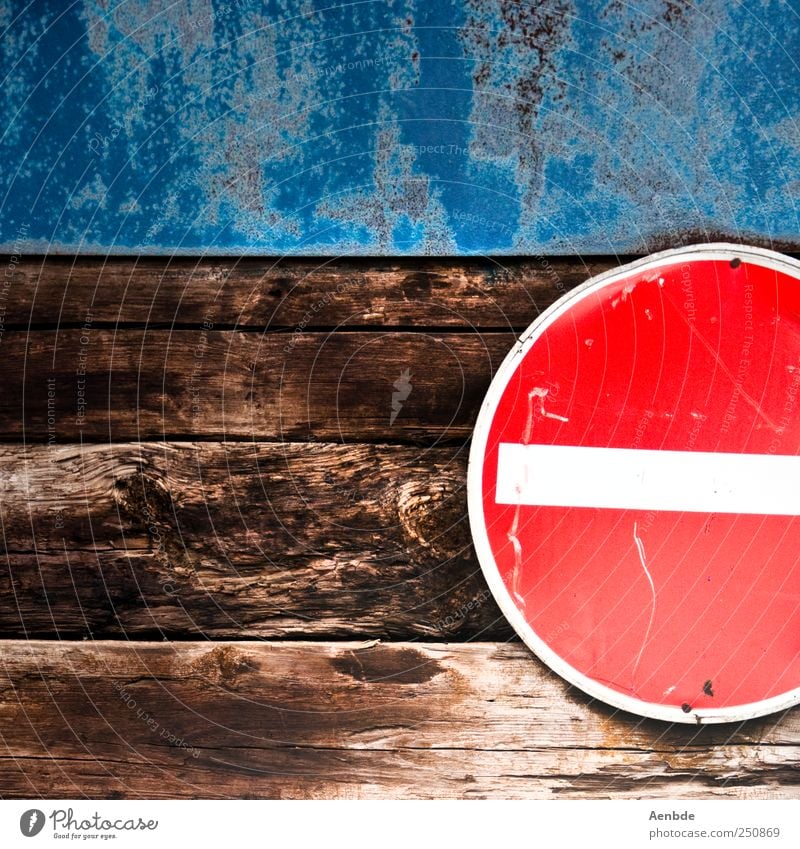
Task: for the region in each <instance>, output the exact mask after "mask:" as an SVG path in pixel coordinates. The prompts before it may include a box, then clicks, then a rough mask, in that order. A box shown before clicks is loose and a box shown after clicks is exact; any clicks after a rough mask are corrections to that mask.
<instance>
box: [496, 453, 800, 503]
mask: <svg viewBox="0 0 800 849" xmlns="http://www.w3.org/2000/svg"><path fill="white" fill-rule="evenodd" d="M495 499H496V502H497V503H498V504H522V505H529V506H539V507H605V508H616V509H621V510H678V511H686V512H691V513H750V514H758V515H775V516H800V457H797V456H793V455H788V456H787V455H773V454H725V453H706V452H698V451H651V450H644V449H639V448H584V447H581V446H573V445H522V444H518V443H509V442H504V443H501V445H500V452H499V459H498V464H497V492H496V495H495Z"/></svg>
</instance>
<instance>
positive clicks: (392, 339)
mask: <svg viewBox="0 0 800 849" xmlns="http://www.w3.org/2000/svg"><path fill="white" fill-rule="evenodd" d="M515 338H516V337H515V336H514V335H513V334H511V333H486V334H479V333H438V332H436V333H428V332H424V333H423V332H419V333H417V332H406V333H400V332H393V333H382V332H380V333H378V332H375V333H365V332H355V333H308V332H306V333H302V334H299V335H296V336H294V335H292V334H288V333H286V334H281V333H268V334H265V335H262V334H259V333H239V332H233V331H215V330H211V331H206V330H203V329H195V330H182V331H168V330H130V329H129V330H119V331H112V330H97V329H86V330H80V329H72V330H60V331H36V332H30V333H29V332H26V331H7V332H6V333H5V335H4V336H3V337H2V345H0V352H2V355H3V367H4V379H3V393H2V394H0V438H5V439H23V438H24V439H25V440H26V441H45V440H46V441H58V442H75V441H78V440H89V441H98V440H101V441H105V442H109V441H121V440H130V439H149V438H163V437H165V436H166V437H169V436H171V435H178V436H181V437H203V438H208V437H213V438H227V439H254V438H255V439H275V440H305V439H310V438H311V439H313V438H317V439H327V440H335V441H339V442H344V443H348V444H352V443H356V442H373V441H381V442H397V441H414V442H427V443H431V442H435V441H441V440H459V441H461V440H464V439H466V438H468V437H469V436H470V434H471V432H472V427H473V424H474V421H475V417H476V415H477V411H478V409H479V407H480V405H481V403H482V402H483V396H484V394H485V392H486V389H487V387H488V385H489V381H490V380H491V377H492V374H493V373H494V371H495V370H496V369H497V367H498V366H499V364H500V362H501V361H502V360H503V358H504V357H505V355H506V354H507V353H508V351H509V349H510V348H511V347H512V345H513V344H514V341H515ZM398 381H400V382H401V383H406V384H407V388H408V391H407V392H405V393H403V395H402V398H401V400H400V407H398V408H397V409H396V413H397V414H396V416H393V413H394V412H395V407H393V394H394V393H395V392H396V391H397V390H396V388H395V384H396V383H397V382H398Z"/></svg>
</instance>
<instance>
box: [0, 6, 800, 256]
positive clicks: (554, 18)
mask: <svg viewBox="0 0 800 849" xmlns="http://www.w3.org/2000/svg"><path fill="white" fill-rule="evenodd" d="M0 27H2V39H1V43H2V50H3V71H2V73H3V74H4V80H3V97H4V103H5V107H6V108H5V110H4V112H5V116H6V120H5V122H4V125H3V127H2V140H0V155H2V175H1V176H0V183H1V185H0V192H2V207H1V208H0V242H2V245H3V249H4V250H5V251H10V252H14V251H27V252H31V251H35V252H53V251H59V252H74V251H80V252H89V253H92V252H103V253H105V252H116V253H170V254H171V253H175V252H182V253H190V254H194V253H216V254H221V253H236V254H238V253H262V254H284V253H303V254H320V253H322V254H339V253H362V254H455V253H463V254H472V253H478V254H484V253H496V254H508V253H526V254H528V253H538V252H546V253H553V254H556V253H562V254H563V253H566V254H574V253H608V252H614V251H616V252H644V251H647V250H650V249H653V248H656V247H659V246H663V245H666V244H675V243H678V242H680V241H684V240H687V239H689V240H703V239H705V238H718V237H720V236H723V237H725V236H731V237H740V238H745V239H749V240H751V241H757V242H761V243H766V244H778V245H779V246H782V247H786V246H788V247H794V248H797V247H798V246H800V219H799V218H798V208H797V200H798V195H800V131H799V130H800V127H799V125H798V119H800V94H799V92H800V70H799V69H798V65H797V62H796V60H797V59H798V57H800V2H798V0H791V2H782V1H781V0H754V2H747V3H745V2H733V0H707V1H706V2H703V3H696V4H692V3H688V2H677V0H673V2H663V0H637V2H636V3H635V4H628V3H626V2H624V0H611V2H587V0H544V2H537V3H533V4H527V3H513V2H496V0H427V2H425V0H395V2H389V0H380V2H370V0H364V1H363V2H353V3H346V4H331V3H325V2H310V0H305V1H304V2H290V0H271V2H268V3H257V2H245V0H224V1H223V2H212V1H211V0H191V2H190V1H189V0H179V2H171V0H161V2H152V0H122V1H121V2H113V1H112V2H100V0H97V2H92V0H87V2H83V3H75V4H72V5H70V4H69V3H68V2H56V1H55V0H53V2H33V3H32V4H30V5H25V4H24V3H22V2H21V0H11V2H9V1H8V0H7V2H6V3H5V4H4V5H3V6H2V9H0Z"/></svg>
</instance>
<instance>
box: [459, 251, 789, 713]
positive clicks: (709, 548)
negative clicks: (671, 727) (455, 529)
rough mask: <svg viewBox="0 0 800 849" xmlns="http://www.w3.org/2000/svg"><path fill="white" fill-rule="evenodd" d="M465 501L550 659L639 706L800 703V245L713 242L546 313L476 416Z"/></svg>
mask: <svg viewBox="0 0 800 849" xmlns="http://www.w3.org/2000/svg"><path fill="white" fill-rule="evenodd" d="M468 491H469V513H470V524H471V527H472V534H473V538H474V541H475V546H476V549H477V552H478V557H479V559H480V562H481V566H482V568H483V571H484V573H485V575H486V577H487V580H488V582H489V586H490V588H491V589H492V592H493V593H494V596H495V598H496V599H497V601H498V603H499V605H500V607H501V609H502V610H503V612H504V613H505V615H506V616H507V618H508V619H509V621H510V622H511V624H512V625H513V626H514V628H515V630H516V631H517V633H518V634H519V635H520V636H521V637H522V638H523V639H524V640H525V642H526V643H527V644H528V646H529V647H530V648H531V649H532V650H533V651H534V652H535V653H536V654H537V655H538V656H539V657H540V658H541V659H542V660H543V661H544V662H545V663H547V664H548V665H549V666H550V667H551V668H552V669H554V670H555V671H556V672H558V673H559V674H560V675H562V676H563V677H564V678H566V679H567V680H568V681H570V682H571V683H573V684H575V685H576V686H578V687H580V688H581V689H583V690H584V691H586V692H587V693H589V694H590V695H592V696H595V697H596V698H598V699H601V700H603V701H605V702H608V703H609V704H611V705H614V706H616V707H619V708H622V709H624V710H629V711H632V712H635V713H638V714H641V715H643V716H649V717H654V718H658V719H665V720H671V721H682V722H692V723H699V722H727V721H734V720H742V719H747V718H750V717H754V716H761V715H763V714H766V713H771V712H773V711H778V710H782V709H785V708H788V707H790V706H792V705H794V704H797V703H798V702H800V263H798V262H796V261H794V260H792V259H789V258H787V257H784V256H781V255H780V254H776V253H774V252H771V251H765V250H760V249H756V248H749V247H742V246H736V245H702V246H697V247H691V248H685V249H680V250H676V251H666V252H664V253H661V254H656V255H654V256H652V257H649V258H647V259H644V260H641V261H638V262H635V263H632V264H631V265H628V266H625V267H623V268H620V269H618V270H615V271H613V272H610V273H607V274H603V275H601V276H599V277H596V278H594V279H592V280H590V281H589V282H587V283H586V284H584V285H583V286H581V287H579V288H578V289H576V290H574V291H573V292H570V293H569V294H568V295H566V296H565V297H563V298H562V299H561V300H560V301H559V302H558V303H556V304H555V305H553V306H552V307H551V308H550V309H549V310H547V312H545V313H544V314H542V315H541V316H540V317H539V318H537V320H536V321H535V322H534V323H533V324H532V325H531V327H530V328H529V329H528V330H527V332H526V333H525V334H524V335H523V336H522V338H521V339H520V341H519V342H518V343H517V345H516V347H515V348H514V349H513V350H512V351H511V352H510V354H509V355H508V357H507V358H506V360H505V361H504V362H503V364H502V366H501V367H500V369H499V371H498V372H497V374H496V376H495V378H494V381H493V382H492V385H491V387H490V389H489V392H488V394H487V397H486V401H485V403H484V405H483V408H482V410H481V413H480V416H479V418H478V422H477V425H476V427H475V433H474V438H473V444H472V449H471V453H470V468H469V482H468Z"/></svg>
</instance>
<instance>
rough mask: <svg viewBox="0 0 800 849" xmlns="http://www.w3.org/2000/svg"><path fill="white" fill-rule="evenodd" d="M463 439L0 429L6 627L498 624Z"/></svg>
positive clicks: (377, 631) (225, 630)
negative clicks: (54, 436)
mask: <svg viewBox="0 0 800 849" xmlns="http://www.w3.org/2000/svg"><path fill="white" fill-rule="evenodd" d="M465 477H466V450H465V449H464V448H458V447H451V448H435V449H423V450H419V449H415V448H410V447H403V446H385V445H384V446H376V445H357V446H346V445H330V444H283V445H278V444H264V443H227V444H219V443H141V444H120V445H114V446H100V445H84V446H79V445H64V446H60V445H54V446H52V447H48V446H28V447H27V448H23V447H21V446H14V445H2V446H0V519H1V520H2V532H3V550H4V555H5V556H4V557H3V558H2V559H0V634H5V635H7V636H19V635H23V634H26V635H28V636H37V635H38V636H58V637H61V638H66V637H69V636H72V637H76V636H77V637H82V636H94V637H101V636H123V635H126V636H132V635H139V636H141V635H151V636H154V635H169V636H173V637H176V636H181V637H185V636H186V635H192V634H193V635H204V636H208V637H214V638H220V637H228V638H240V637H242V636H249V637H256V636H258V637H287V636H295V637H297V636H314V637H323V638H331V637H339V638H341V637H348V636H350V637H352V636H354V635H364V636H375V637H394V638H399V639H408V638H410V637H422V638H425V637H427V638H432V639H442V638H456V639H474V638H476V637H477V638H481V639H488V638H494V637H497V638H506V637H508V636H510V634H511V631H510V629H509V628H508V626H507V625H506V624H505V620H504V619H503V617H502V616H501V614H500V612H499V610H498V609H497V607H496V606H495V605H494V602H493V601H492V599H491V596H490V593H489V590H488V588H487V586H486V584H485V583H484V580H483V577H482V574H481V571H480V567H479V566H478V563H477V561H476V559H475V556H474V552H473V550H472V544H471V540H470V533H469V528H468V522H467V515H466V491H465V485H466V483H465Z"/></svg>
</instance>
